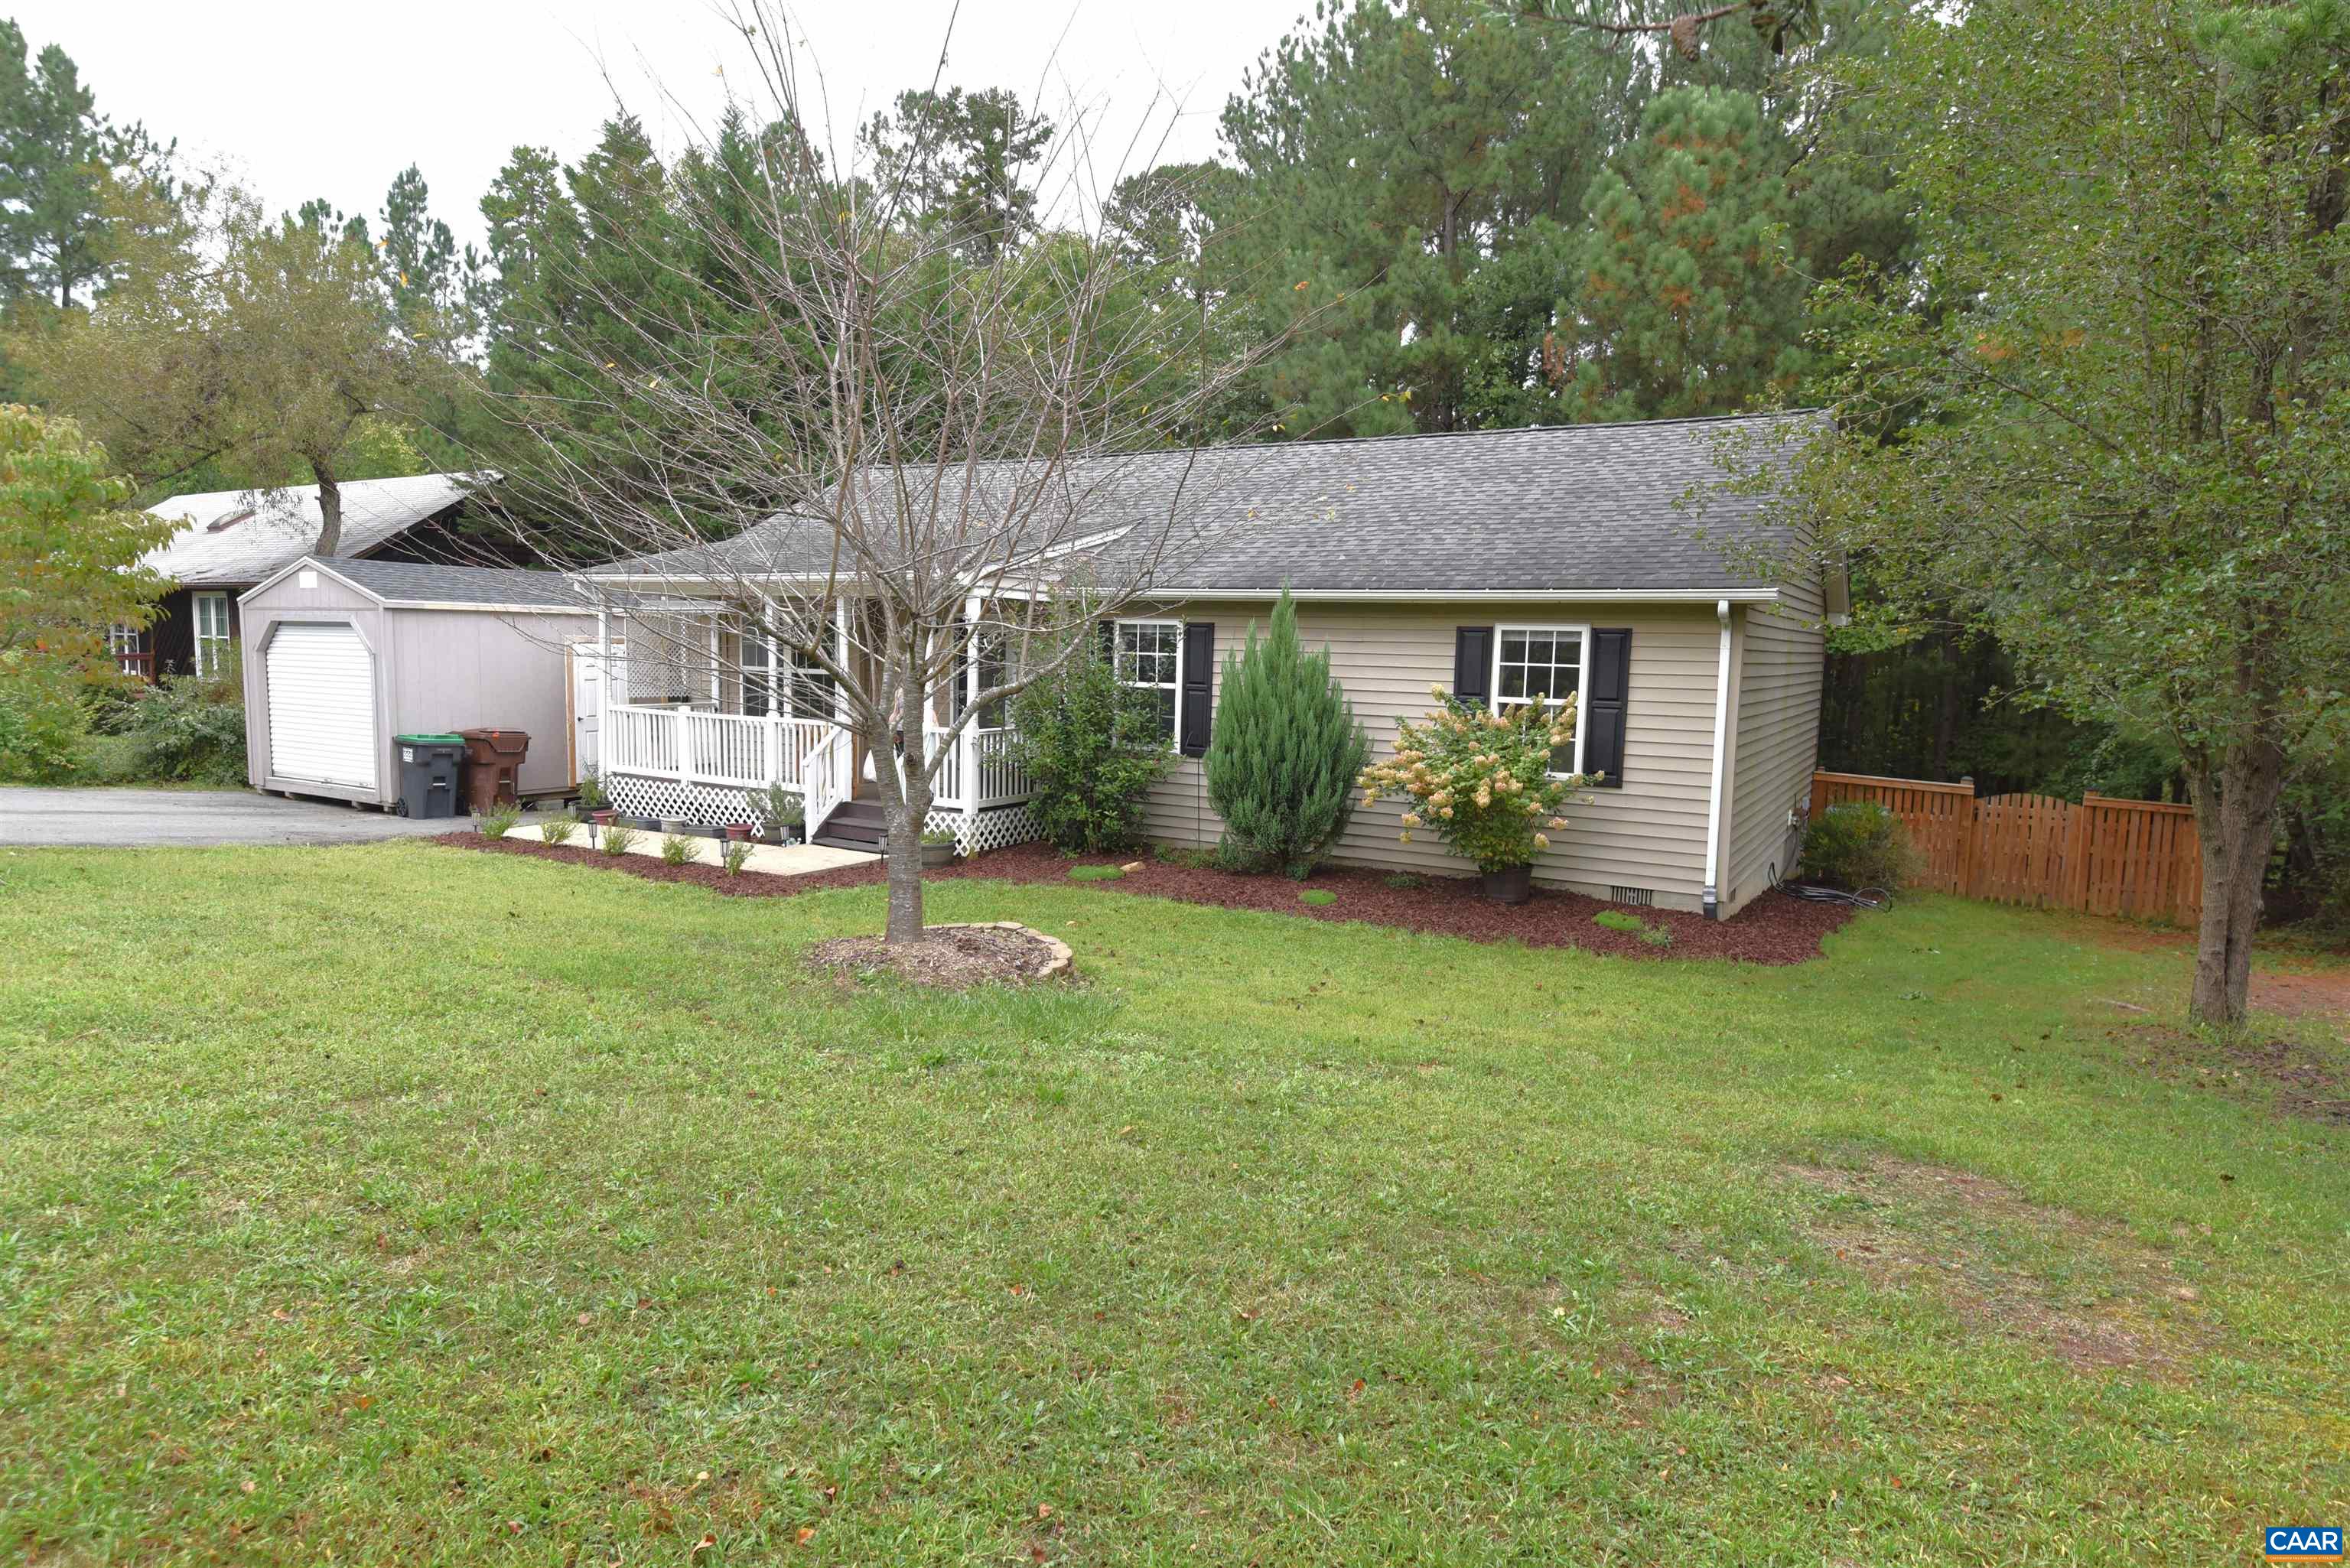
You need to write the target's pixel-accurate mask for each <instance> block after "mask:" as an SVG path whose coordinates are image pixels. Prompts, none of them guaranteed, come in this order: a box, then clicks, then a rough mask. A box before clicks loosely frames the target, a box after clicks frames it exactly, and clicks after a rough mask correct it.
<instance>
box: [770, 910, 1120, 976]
mask: <svg viewBox="0 0 2350 1568" xmlns="http://www.w3.org/2000/svg"><path fill="white" fill-rule="evenodd" d="M808 965H809V967H810V968H812V969H816V970H818V971H824V972H827V973H832V974H843V975H868V974H879V973H884V972H887V973H891V974H895V975H896V976H897V977H898V978H899V980H903V981H910V982H911V983H912V984H915V985H927V986H932V987H935V988H937V989H939V990H941V991H968V990H970V989H971V988H972V987H973V986H977V985H1032V984H1034V983H1035V982H1036V981H1043V980H1059V979H1063V978H1066V976H1067V975H1069V974H1070V973H1071V972H1072V970H1073V968H1074V961H1073V960H1072V958H1071V956H1070V953H1069V948H1068V944H1067V943H1066V942H1060V941H1055V940H1054V939H1052V938H1051V937H1048V936H1046V935H1045V934H1044V933H1043V932H1042V931H1032V930H1030V929H1028V928H1027V927H1026V926H1024V925H1020V924H1018V923H1017V922H1015V921H1012V920H998V921H993V922H990V923H987V924H984V925H967V926H930V927H926V928H925V929H923V931H922V940H920V941H918V942H899V943H895V944H892V943H890V942H889V941H887V940H884V939H882V938H880V937H837V938H835V939H834V940H831V941H826V942H818V943H816V945H815V946H814V947H812V948H810V949H809V950H808Z"/></svg>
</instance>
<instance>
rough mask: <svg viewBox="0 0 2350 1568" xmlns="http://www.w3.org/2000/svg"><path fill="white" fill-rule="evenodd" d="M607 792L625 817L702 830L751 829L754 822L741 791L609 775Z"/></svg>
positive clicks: (639, 776)
mask: <svg viewBox="0 0 2350 1568" xmlns="http://www.w3.org/2000/svg"><path fill="white" fill-rule="evenodd" d="M604 788H605V790H606V792H607V793H608V794H610V795H611V797H612V809H613V810H615V811H617V812H619V813H620V814H621V815H623V816H653V817H660V818H661V819H663V820H665V821H671V822H690V823H692V824H694V825H695V826H702V827H724V826H728V825H730V824H732V823H737V822H739V823H742V824H743V825H744V826H749V825H750V823H751V821H752V815H751V803H750V801H749V800H748V799H747V798H746V797H745V796H744V795H743V792H742V791H741V790H739V789H727V788H724V787H723V786H721V785H718V784H680V783H678V782H677V781H676V780H675V779H654V778H647V777H645V776H644V775H643V774H605V775H604Z"/></svg>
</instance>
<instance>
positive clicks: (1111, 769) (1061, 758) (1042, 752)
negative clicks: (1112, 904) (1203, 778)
mask: <svg viewBox="0 0 2350 1568" xmlns="http://www.w3.org/2000/svg"><path fill="white" fill-rule="evenodd" d="M1012 722H1013V725H1014V732H1015V738H1014V741H1013V742H1012V750H1013V754H1014V755H1015V756H1016V757H1017V758H1018V759H1019V761H1020V763H1021V764H1022V765H1023V766H1024V767H1025V768H1027V770H1028V776H1029V778H1030V779H1031V780H1033V781H1034V782H1035V787H1036V794H1035V799H1034V800H1032V801H1030V802H1029V806H1028V809H1029V810H1030V811H1031V812H1033V813H1035V817H1036V825H1037V826H1038V827H1039V828H1040V829H1041V830H1042V831H1043V833H1044V836H1045V842H1046V843H1048V844H1051V845H1052V846H1054V847H1055V848H1058V849H1064V850H1067V851H1070V852H1072V853H1076V854H1087V855H1098V854H1107V853H1110V852H1113V851H1120V850H1127V849H1132V848H1134V847H1135V846H1138V845H1139V844H1140V843H1141V842H1142V803H1143V797H1144V796H1145V795H1147V794H1149V791H1150V786H1151V785H1152V784H1157V783H1158V782H1159V780H1160V779H1161V778H1164V777H1165V776H1166V775H1167V773H1168V771H1169V770H1170V768H1172V767H1173V766H1174V764H1175V757H1174V753H1172V752H1171V751H1170V750H1169V748H1168V744H1167V737H1166V734H1165V732H1162V731H1161V730H1160V729H1159V701H1158V699H1157V698H1156V697H1155V696H1153V695H1152V694H1151V693H1150V692H1149V691H1145V690H1144V689H1142V688H1140V687H1135V686H1125V685H1121V684H1119V682H1118V677H1117V676H1116V674H1115V673H1114V672H1113V671H1112V670H1111V669H1110V666H1109V661H1108V660H1107V659H1104V658H1103V657H1102V652H1101V645H1100V644H1099V643H1098V642H1097V641H1096V640H1095V639H1093V638H1091V637H1090V636H1087V637H1085V638H1084V639H1082V640H1081V642H1080V644H1079V646H1078V647H1077V648H1076V649H1073V650H1071V653H1070V657H1069V659H1068V660H1067V662H1066V663H1065V664H1063V665H1062V666H1061V667H1060V668H1059V669H1057V670H1055V671H1054V672H1053V673H1052V674H1050V675H1047V676H1045V677H1044V678H1043V679H1041V680H1038V681H1036V682H1035V684H1034V685H1032V686H1030V687H1029V688H1028V689H1027V690H1025V691H1022V692H1021V693H1020V694H1019V695H1018V696H1017V697H1014V699H1013V700H1012Z"/></svg>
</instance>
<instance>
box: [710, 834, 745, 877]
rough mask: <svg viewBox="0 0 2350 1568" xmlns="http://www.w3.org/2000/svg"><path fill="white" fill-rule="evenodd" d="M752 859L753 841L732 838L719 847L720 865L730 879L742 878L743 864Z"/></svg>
mask: <svg viewBox="0 0 2350 1568" xmlns="http://www.w3.org/2000/svg"><path fill="white" fill-rule="evenodd" d="M750 858H751V841H750V840H749V839H747V838H730V839H728V840H727V841H726V842H725V843H724V844H723V845H721V846H719V850H718V864H719V866H720V867H722V868H723V870H724V871H725V873H726V875H728V876H729V877H739V876H741V875H742V874H743V862H744V861H745V860H748V859H750Z"/></svg>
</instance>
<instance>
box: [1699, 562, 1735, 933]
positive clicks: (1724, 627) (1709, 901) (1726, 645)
mask: <svg viewBox="0 0 2350 1568" xmlns="http://www.w3.org/2000/svg"><path fill="white" fill-rule="evenodd" d="M1713 616H1714V618H1715V619H1716V620H1718V621H1720V622H1721V670H1720V671H1719V672H1718V673H1717V674H1716V675H1715V677H1714V682H1713V788H1712V790H1711V793H1710V794H1708V796H1707V798H1706V805H1705V891H1704V893H1703V894H1702V895H1701V898H1703V901H1704V908H1705V918H1706V919H1709V920H1711V919H1716V918H1718V916H1719V914H1720V911H1721V792H1722V786H1723V785H1724V784H1726V783H1727V782H1728V774H1729V762H1730V601H1729V600H1728V599H1717V600H1715V601H1714V606H1713Z"/></svg>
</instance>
